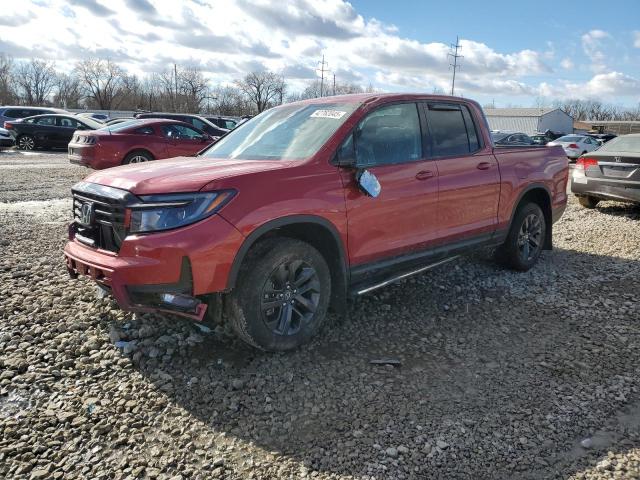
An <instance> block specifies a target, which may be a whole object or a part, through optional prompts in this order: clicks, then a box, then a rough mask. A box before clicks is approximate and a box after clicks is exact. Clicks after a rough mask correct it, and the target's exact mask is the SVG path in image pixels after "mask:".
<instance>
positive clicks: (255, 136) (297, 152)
mask: <svg viewBox="0 0 640 480" xmlns="http://www.w3.org/2000/svg"><path fill="white" fill-rule="evenodd" d="M359 106H360V104H358V103H312V104H291V105H284V106H281V107H276V108H272V109H270V110H267V111H265V112H263V113H261V114H260V115H257V116H255V117H253V118H252V119H251V120H249V121H247V122H245V123H243V124H242V125H240V126H239V127H237V128H235V129H234V130H232V131H231V132H229V133H228V134H226V135H225V136H224V137H222V139H221V140H220V141H218V142H217V143H215V144H214V145H213V146H212V147H211V148H209V149H208V150H207V151H206V152H205V153H204V154H203V156H204V157H211V158H238V159H252V160H283V159H287V160H300V159H305V158H309V157H311V156H312V155H315V154H316V153H317V152H318V150H320V148H321V147H322V146H323V145H324V144H325V143H326V142H327V140H329V138H331V136H332V135H333V134H334V133H335V132H336V130H338V128H339V127H340V126H341V125H342V124H344V122H345V121H346V120H347V118H348V117H349V115H351V113H353V111H354V110H355V109H356V108H357V107H359Z"/></svg>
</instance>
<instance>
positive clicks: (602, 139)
mask: <svg viewBox="0 0 640 480" xmlns="http://www.w3.org/2000/svg"><path fill="white" fill-rule="evenodd" d="M585 135H587V136H588V137H591V138H595V139H596V140H598V143H599V144H600V145H604V144H605V143H607V142H608V141H609V140H613V139H614V138H616V137H617V135H615V134H613V133H586V134H585Z"/></svg>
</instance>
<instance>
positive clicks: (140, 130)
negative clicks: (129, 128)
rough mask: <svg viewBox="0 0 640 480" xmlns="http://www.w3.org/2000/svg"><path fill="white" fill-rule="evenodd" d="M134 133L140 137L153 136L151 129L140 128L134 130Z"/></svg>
mask: <svg viewBox="0 0 640 480" xmlns="http://www.w3.org/2000/svg"><path fill="white" fill-rule="evenodd" d="M134 133H138V134H140V135H153V133H154V132H153V128H151V127H140V128H136V129H135V130H134Z"/></svg>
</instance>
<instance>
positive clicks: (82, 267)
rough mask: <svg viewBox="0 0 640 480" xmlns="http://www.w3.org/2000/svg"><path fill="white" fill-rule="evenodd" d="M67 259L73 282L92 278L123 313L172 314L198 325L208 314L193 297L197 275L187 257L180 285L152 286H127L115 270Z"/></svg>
mask: <svg viewBox="0 0 640 480" xmlns="http://www.w3.org/2000/svg"><path fill="white" fill-rule="evenodd" d="M65 257H66V262H67V271H68V272H69V276H70V277H71V278H74V279H75V278H78V276H79V275H86V276H88V277H90V278H91V279H92V280H94V281H95V282H96V283H97V284H98V286H99V287H100V288H102V289H103V290H105V291H106V292H108V293H111V295H113V297H114V298H115V300H116V302H118V305H119V306H120V308H122V309H123V310H129V311H134V312H165V313H172V314H175V315H180V316H182V317H186V318H189V319H192V320H197V321H201V320H202V319H203V317H204V315H205V313H206V311H207V304H206V303H204V302H203V301H202V300H200V299H199V298H197V297H194V296H193V275H192V273H191V264H190V262H189V259H188V258H187V257H183V258H182V266H181V268H180V278H179V280H178V281H177V282H176V283H163V284H152V285H125V284H123V283H122V282H121V281H118V274H117V273H116V272H114V270H113V269H110V268H107V267H105V266H103V265H94V264H91V263H89V262H87V261H86V260H80V259H78V258H74V256H73V255H71V254H69V253H65ZM114 279H115V281H114Z"/></svg>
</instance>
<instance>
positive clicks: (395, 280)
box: [355, 255, 460, 295]
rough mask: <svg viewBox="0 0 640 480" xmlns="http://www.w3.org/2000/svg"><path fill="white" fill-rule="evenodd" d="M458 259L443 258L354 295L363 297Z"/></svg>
mask: <svg viewBox="0 0 640 480" xmlns="http://www.w3.org/2000/svg"><path fill="white" fill-rule="evenodd" d="M458 257H460V255H455V256H453V257H449V258H445V259H444V260H440V261H439V262H435V263H432V264H430V265H426V266H424V267H420V268H417V269H415V270H410V271H408V272H405V273H401V274H398V275H395V276H393V277H391V278H388V279H386V280H383V281H381V282H379V283H375V284H373V285H371V286H369V287H365V288H360V289H356V291H355V294H356V295H364V294H365V293H369V292H371V291H373V290H377V289H378V288H382V287H386V286H387V285H390V284H392V283H395V282H397V281H399V280H402V279H404V278H407V277H411V276H412V275H417V274H418V273H422V272H426V271H427V270H431V269H432V268H435V267H439V266H440V265H444V264H445V263H449V262H452V261H453V260H455V259H456V258H458Z"/></svg>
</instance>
